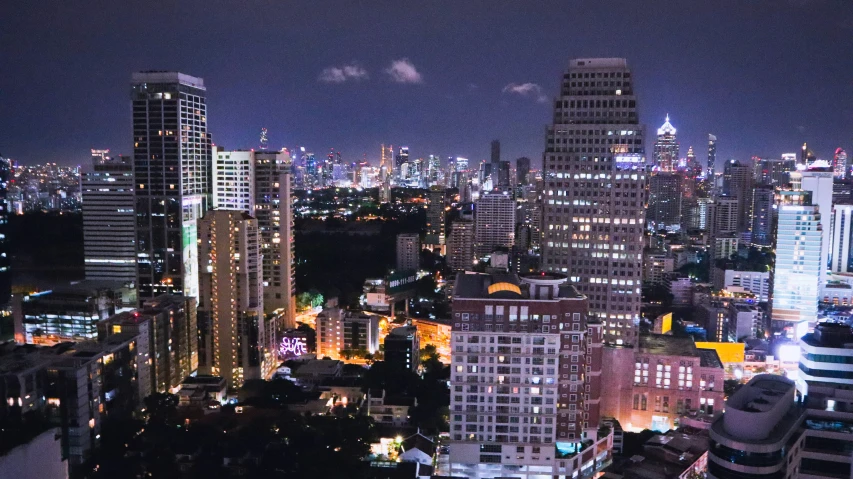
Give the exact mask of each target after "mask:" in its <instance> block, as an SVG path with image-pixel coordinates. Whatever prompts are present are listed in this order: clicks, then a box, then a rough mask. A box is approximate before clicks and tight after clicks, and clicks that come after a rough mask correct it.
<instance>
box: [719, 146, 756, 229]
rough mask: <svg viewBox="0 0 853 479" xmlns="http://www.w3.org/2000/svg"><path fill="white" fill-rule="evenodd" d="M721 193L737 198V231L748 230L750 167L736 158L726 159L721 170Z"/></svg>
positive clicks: (750, 194)
mask: <svg viewBox="0 0 853 479" xmlns="http://www.w3.org/2000/svg"><path fill="white" fill-rule="evenodd" d="M723 194H724V195H728V196H730V197H732V198H737V200H738V216H737V232H738V233H744V232H746V231H749V227H750V226H751V223H750V209H751V208H752V169H751V168H750V167H749V166H748V165H744V164H742V163H740V162H738V161H737V160H729V161H727V162H726V166H725V169H724V170H723Z"/></svg>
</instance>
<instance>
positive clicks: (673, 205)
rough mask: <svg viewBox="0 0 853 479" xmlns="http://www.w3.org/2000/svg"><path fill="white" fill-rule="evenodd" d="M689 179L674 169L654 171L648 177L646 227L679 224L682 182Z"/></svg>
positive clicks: (656, 228)
mask: <svg viewBox="0 0 853 479" xmlns="http://www.w3.org/2000/svg"><path fill="white" fill-rule="evenodd" d="M684 181H690V179H688V178H684V177H682V176H681V173H678V172H675V171H656V172H653V173H652V174H651V176H650V178H649V210H648V212H647V213H646V215H647V217H646V224H647V225H648V228H649V229H651V230H653V231H657V230H659V229H667V228H669V229H678V227H679V226H680V225H681V205H682V201H683V195H682V183H683V182H684Z"/></svg>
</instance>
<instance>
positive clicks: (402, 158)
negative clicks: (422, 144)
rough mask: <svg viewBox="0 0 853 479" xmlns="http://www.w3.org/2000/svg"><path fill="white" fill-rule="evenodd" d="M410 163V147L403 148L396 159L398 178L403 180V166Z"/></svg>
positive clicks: (395, 167)
mask: <svg viewBox="0 0 853 479" xmlns="http://www.w3.org/2000/svg"><path fill="white" fill-rule="evenodd" d="M408 163H409V147H408V146H401V147H400V150H399V151H398V152H397V156H396V157H395V158H394V169H395V171H396V172H397V177H398V178H402V177H403V176H404V175H403V169H404V168H403V165H406V164H408Z"/></svg>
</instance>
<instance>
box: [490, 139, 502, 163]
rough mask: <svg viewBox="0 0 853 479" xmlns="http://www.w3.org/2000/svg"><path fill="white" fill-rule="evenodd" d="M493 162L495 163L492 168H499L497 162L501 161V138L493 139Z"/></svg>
mask: <svg viewBox="0 0 853 479" xmlns="http://www.w3.org/2000/svg"><path fill="white" fill-rule="evenodd" d="M491 160H492V162H491V163H492V164H493V165H495V166H493V167H492V168H497V164H498V163H500V161H501V142H500V140H492V156H491Z"/></svg>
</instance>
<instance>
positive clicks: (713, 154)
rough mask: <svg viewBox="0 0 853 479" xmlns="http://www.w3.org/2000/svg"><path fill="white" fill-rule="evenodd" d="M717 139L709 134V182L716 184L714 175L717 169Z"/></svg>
mask: <svg viewBox="0 0 853 479" xmlns="http://www.w3.org/2000/svg"><path fill="white" fill-rule="evenodd" d="M716 165H717V137H716V136H714V135H712V134H710V133H708V181H710V182H711V184H712V185H713V184H714V173H715V170H716V168H717V166H716Z"/></svg>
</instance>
